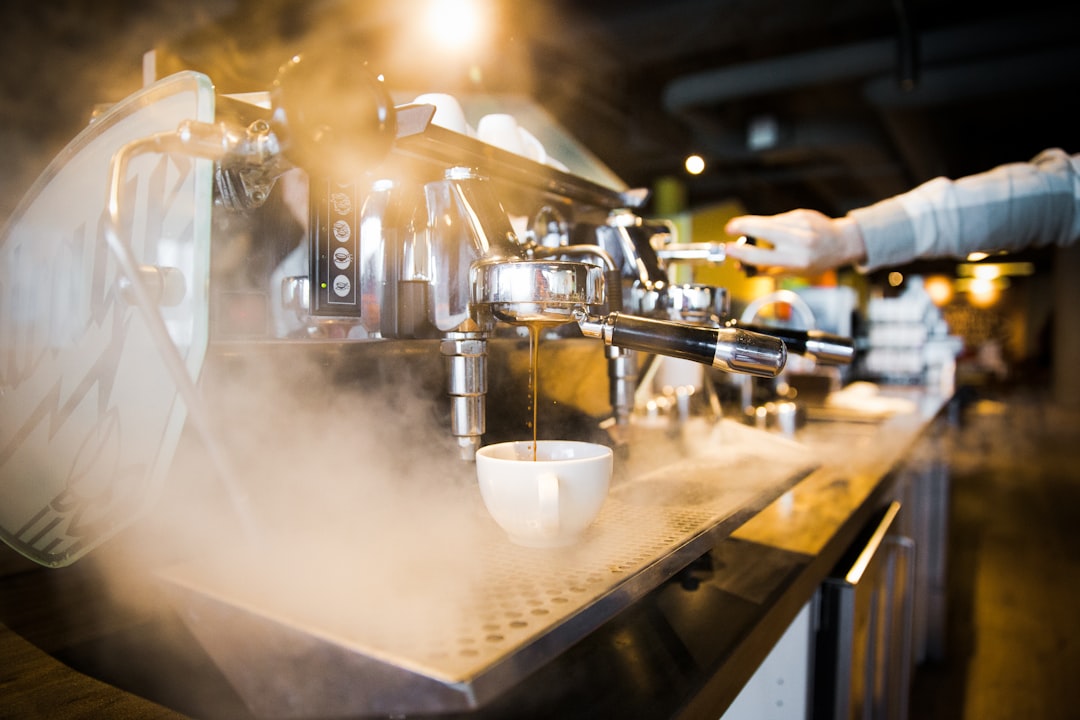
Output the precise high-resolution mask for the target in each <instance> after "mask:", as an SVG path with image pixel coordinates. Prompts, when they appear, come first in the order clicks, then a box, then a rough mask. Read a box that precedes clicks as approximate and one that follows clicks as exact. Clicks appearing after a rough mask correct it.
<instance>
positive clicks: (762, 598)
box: [0, 388, 948, 719]
mask: <svg viewBox="0 0 1080 720" xmlns="http://www.w3.org/2000/svg"><path fill="white" fill-rule="evenodd" d="M897 392H899V393H902V394H903V395H905V396H906V397H909V398H910V399H912V400H913V401H914V402H915V407H916V410H915V412H913V413H905V414H902V415H896V416H893V417H891V418H889V419H887V420H883V421H880V422H857V421H851V420H848V421H822V422H813V423H811V424H810V425H808V426H807V427H806V428H804V429H803V430H801V431H800V433H799V434H798V435H797V437H796V440H797V441H798V442H800V443H802V444H804V445H805V446H806V447H807V448H810V449H813V450H815V451H816V452H818V454H819V456H821V457H826V458H828V460H827V461H826V462H825V463H824V464H822V465H821V466H820V467H818V469H816V470H814V471H813V472H811V473H810V474H809V475H807V476H806V477H804V478H803V479H801V480H800V481H799V482H798V483H797V484H796V485H795V486H793V487H791V489H790V490H788V491H787V492H784V493H783V494H782V495H780V496H779V497H778V498H777V499H775V500H774V501H772V502H771V503H770V504H768V505H767V506H766V507H764V509H762V510H761V511H760V512H757V513H756V514H755V515H754V516H753V517H751V518H749V519H748V520H746V521H745V522H743V523H742V524H741V526H738V527H737V528H735V529H733V530H732V531H731V532H730V534H725V535H724V536H723V537H721V538H719V539H716V540H715V542H714V544H713V545H712V547H711V549H709V550H708V552H706V553H705V554H704V555H702V556H701V557H700V558H699V559H697V560H694V559H693V558H690V560H689V565H688V566H687V567H686V568H685V569H682V570H681V571H679V572H677V573H676V574H675V575H674V576H673V577H672V578H671V579H670V580H667V581H665V582H663V583H662V584H660V585H659V586H658V587H656V588H655V589H652V590H650V591H648V592H646V593H644V594H643V595H641V596H640V597H637V598H635V599H634V601H633V602H632V603H631V604H629V605H628V606H626V607H625V608H623V609H621V610H620V611H619V612H618V613H617V614H615V615H614V616H613V617H611V618H610V619H606V620H605V621H604V622H603V623H602V624H601V625H600V626H599V627H597V628H596V629H594V630H592V631H591V632H589V633H588V634H587V635H586V636H585V637H584V639H582V640H580V641H579V642H576V643H574V644H572V645H571V646H570V647H568V648H564V649H563V648H561V649H560V650H561V652H560V653H559V654H557V655H556V656H555V657H554V659H551V660H550V661H549V662H546V663H544V664H542V666H540V667H539V669H536V670H535V671H534V672H529V673H527V674H526V676H525V677H524V679H523V680H521V681H520V682H519V683H517V684H516V685H515V686H514V687H512V688H510V689H509V690H507V691H505V692H502V693H501V694H499V695H498V696H496V697H494V698H492V699H491V700H490V702H487V703H486V704H484V706H483V707H482V708H481V709H480V710H476V711H469V712H462V713H459V714H456V715H446V714H441V715H439V717H458V718H464V717H469V718H500V717H514V718H530V717H535V718H549V717H556V716H557V717H563V718H574V717H582V718H585V717H589V718H594V717H601V716H619V717H626V718H635V717H640V718H657V717H680V718H681V717H703V718H704V717H708V718H713V719H715V718H717V717H719V716H720V715H721V714H722V712H723V711H724V709H725V708H726V707H727V706H728V705H729V704H730V702H731V701H732V700H733V699H734V697H735V696H736V695H737V693H738V691H739V689H740V688H741V687H742V685H743V684H744V683H745V681H746V680H747V679H748V678H749V677H750V675H751V674H752V673H753V671H754V669H755V668H756V667H757V665H758V664H759V663H760V662H761V660H762V659H763V658H764V657H765V655H766V654H767V653H768V651H769V650H770V648H771V647H772V645H773V644H774V643H775V642H776V640H777V639H778V638H779V636H780V634H781V633H782V632H783V630H784V628H786V627H787V625H788V624H789V623H790V622H791V620H792V619H793V618H794V617H795V615H796V613H797V612H798V610H799V609H800V608H801V607H802V606H803V605H804V604H805V603H806V601H807V600H808V599H809V598H810V597H811V595H812V594H813V592H814V590H815V589H816V587H817V586H818V585H819V584H820V582H821V581H822V580H823V579H824V577H825V576H826V575H827V573H828V572H829V571H830V570H831V569H832V567H833V566H834V565H835V563H836V562H837V560H838V559H839V557H840V556H841V554H842V553H843V551H844V550H845V549H846V547H847V546H848V545H849V544H850V542H851V541H852V540H853V539H854V537H855V536H856V534H857V533H858V531H859V529H860V528H861V527H862V525H863V524H864V523H865V522H866V520H867V519H868V518H869V517H870V515H871V514H872V513H873V512H874V510H875V509H876V508H877V507H879V506H880V505H881V503H882V502H884V501H885V499H887V498H888V493H889V492H890V488H889V485H890V483H889V478H890V473H891V471H892V470H893V469H895V468H896V467H897V466H898V465H900V464H902V463H903V461H904V459H905V456H906V453H908V452H909V451H910V450H911V448H912V447H913V446H914V444H915V443H916V442H917V441H918V439H919V438H920V435H921V434H922V432H923V431H924V430H925V429H926V428H927V427H928V426H929V424H930V423H931V422H932V421H933V420H934V418H935V417H936V416H937V415H938V413H939V412H940V411H941V409H942V408H943V407H944V406H945V403H946V402H947V400H948V398H946V397H941V396H936V395H932V394H929V393H927V392H925V391H921V390H917V389H912V388H904V389H899V390H897ZM740 519H742V518H740ZM729 529H730V528H729ZM66 570H72V572H71V573H67V574H66V575H65V576H63V577H61V576H60V574H59V573H60V571H37V570H35V571H29V572H27V573H23V574H20V575H13V576H9V577H4V578H0V588H2V589H3V592H0V598H3V599H0V613H2V615H0V622H2V623H3V624H4V625H6V626H7V628H9V630H4V634H5V638H7V639H10V633H16V634H18V635H19V636H22V638H24V639H26V640H28V641H29V642H30V643H33V644H35V645H38V646H39V647H41V649H42V650H44V651H45V653H47V654H45V653H43V654H41V655H39V656H34V655H31V654H24V655H23V657H26V658H28V659H27V660H26V661H25V662H24V663H23V665H25V667H24V666H20V667H18V668H16V669H13V670H11V671H9V672H8V673H7V678H6V679H3V680H2V682H0V690H2V691H3V692H4V693H5V694H8V693H13V694H14V695H13V696H14V697H17V698H18V697H22V698H24V699H25V698H31V699H32V701H33V702H35V703H38V705H37V707H48V708H49V712H47V713H46V714H47V715H48V716H50V717H65V715H64V710H63V708H62V707H60V706H59V704H58V703H59V701H57V703H56V704H53V705H52V706H50V705H49V703H50V702H51V699H50V698H49V697H48V696H47V694H46V693H47V691H46V690H44V689H43V688H42V689H40V691H39V689H38V688H36V687H35V686H34V680H33V678H34V677H38V676H40V666H41V665H43V664H46V665H47V664H50V663H52V664H55V665H56V666H57V667H54V668H52V670H53V671H63V672H68V673H72V675H73V677H80V676H79V673H78V672H77V670H84V671H86V672H87V673H89V674H92V675H93V676H94V677H95V678H97V679H100V680H102V681H104V682H105V683H109V684H111V685H113V686H114V688H115V693H116V697H115V698H114V699H113V701H115V702H122V701H124V700H125V699H126V700H128V701H130V700H131V699H132V696H131V695H129V694H127V693H125V691H124V689H127V690H130V691H132V692H133V693H135V694H137V695H141V696H143V697H145V698H147V699H149V700H151V701H153V702H156V703H159V704H160V705H163V706H166V707H168V708H171V709H172V710H175V711H178V712H180V713H183V714H186V715H188V716H189V717H197V718H207V719H209V718H217V717H222V718H224V717H229V718H242V717H245V713H247V709H246V706H245V705H244V703H243V702H241V701H240V700H239V698H238V697H237V696H236V695H235V693H233V692H232V690H231V687H230V685H229V684H228V683H227V682H226V681H225V680H224V678H223V677H222V676H221V673H220V671H218V670H217V668H216V667H215V666H214V664H213V663H212V662H210V661H209V659H208V658H207V657H206V656H205V654H204V653H203V652H202V651H201V649H200V648H199V647H198V644H197V643H195V641H194V640H193V639H192V638H191V637H190V636H189V635H187V633H186V630H185V629H184V628H183V626H182V625H181V624H180V623H179V622H178V621H177V619H176V618H175V617H170V616H168V615H167V614H162V615H158V616H154V617H146V616H142V617H140V618H138V619H136V620H132V619H131V618H125V619H123V620H121V621H116V620H115V616H113V615H108V613H103V614H102V616H101V617H95V618H91V619H90V621H91V622H93V621H97V622H101V621H102V618H104V617H110V618H113V619H112V620H111V621H110V622H111V624H110V622H106V623H105V625H106V627H103V628H100V629H99V630H98V631H96V632H93V631H85V632H83V634H82V635H80V636H78V638H77V639H76V640H75V641H73V640H72V639H71V638H70V637H60V636H59V635H58V633H57V632H56V628H45V627H44V625H45V624H47V623H48V622H49V621H50V618H51V617H52V616H49V615H46V614H44V613H35V612H29V613H28V612H27V610H26V606H28V605H31V604H33V603H34V602H35V598H36V597H38V596H39V595H40V594H41V593H42V592H44V593H46V594H47V593H48V591H49V588H50V587H55V586H56V585H57V584H65V583H71V584H74V585H75V586H76V587H78V586H79V585H80V583H81V582H83V580H84V579H85V582H86V583H87V585H88V586H89V585H90V584H92V582H93V577H92V575H93V574H92V573H90V572H87V571H85V570H78V569H77V568H69V569H65V571H66ZM65 594H66V595H70V594H71V593H70V592H69V591H65ZM165 637H167V638H169V642H166V641H165V640H163V639H162V638H165ZM20 642H21V639H20ZM177 644H179V645H184V646H186V649H185V650H183V651H180V652H178V651H177V649H176V648H177ZM117 649H120V650H122V651H124V652H125V653H126V654H128V655H129V656H130V657H137V658H138V661H137V662H138V664H139V665H141V666H143V667H153V668H155V670H154V673H153V674H154V675H155V676H168V677H170V678H171V679H172V680H174V681H175V682H174V683H173V684H172V686H171V687H170V688H168V689H163V688H162V687H161V686H159V685H157V684H156V683H154V682H150V681H147V679H146V678H145V677H143V678H141V680H140V679H138V678H136V679H135V680H134V681H133V680H132V678H131V677H130V673H125V672H123V671H122V669H118V668H116V667H113V666H112V664H110V663H105V664H104V666H103V664H102V663H101V662H100V658H101V653H102V651H103V650H104V651H112V652H115V651H116V650H117ZM54 658H55V659H58V660H60V661H62V662H63V663H66V664H67V665H68V666H70V667H71V668H75V670H69V669H68V668H67V667H64V666H63V665H59V663H57V662H56V660H55V659H54ZM33 666H37V667H36V669H34V667H33ZM93 687H94V689H95V690H94V691H95V693H96V695H95V697H100V692H101V688H102V687H104V686H102V685H100V684H94V685H93ZM121 688H123V689H121ZM136 699H138V698H136ZM101 702H106V700H104V699H102V700H101ZM109 702H112V701H109ZM149 707H154V706H149ZM409 717H419V716H418V715H409Z"/></svg>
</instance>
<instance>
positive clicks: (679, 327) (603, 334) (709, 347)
mask: <svg viewBox="0 0 1080 720" xmlns="http://www.w3.org/2000/svg"><path fill="white" fill-rule="evenodd" d="M574 319H575V320H576V321H577V323H578V326H579V327H580V328H581V332H582V334H584V335H585V336H586V337H595V338H600V339H602V340H603V341H604V344H605V345H615V346H617V347H624V348H630V349H633V350H643V351H645V352H651V353H657V354H659V355H666V356H668V357H677V358H683V359H686V360H693V361H695V362H699V363H704V364H706V365H711V366H713V367H715V368H718V369H720V370H727V371H729V372H737V373H745V374H747V375H757V376H758V377H776V376H777V375H779V374H780V371H781V370H783V369H784V364H785V363H786V362H787V349H786V348H785V347H784V343H783V341H782V340H780V339H779V338H777V337H773V336H771V335H763V334H760V333H755V332H750V331H748V330H744V329H743V328H738V327H723V328H711V327H703V326H699V325H685V324H682V323H676V322H669V321H667V320H653V319H651V318H643V317H637V316H634V315H623V314H621V313H618V312H613V313H611V314H609V315H606V316H595V315H589V314H588V313H587V312H585V311H584V310H581V309H577V310H574Z"/></svg>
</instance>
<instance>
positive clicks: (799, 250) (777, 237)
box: [725, 210, 866, 275]
mask: <svg viewBox="0 0 1080 720" xmlns="http://www.w3.org/2000/svg"><path fill="white" fill-rule="evenodd" d="M725 229H726V231H727V232H728V234H730V235H746V236H749V237H753V238H757V239H758V240H762V241H764V242H766V243H768V244H769V245H771V247H762V246H760V245H758V246H755V245H749V244H744V243H737V242H731V243H727V246H726V251H727V257H730V258H734V259H736V260H738V261H740V262H743V263H746V264H748V265H754V266H758V267H761V268H763V269H765V270H766V271H767V272H772V273H778V272H784V271H787V272H797V273H801V274H806V275H816V274H818V273H820V272H823V271H825V270H829V269H831V268H835V267H838V266H840V265H846V264H848V263H859V262H863V261H864V260H865V259H866V247H865V245H864V244H863V238H862V233H860V232H859V226H858V225H856V224H855V221H854V220H852V219H850V218H846V217H842V218H835V219H833V218H829V217H827V216H825V215H822V214H821V213H819V212H817V211H816V210H792V211H790V212H786V213H783V214H780V215H772V216H768V217H764V216H760V215H743V216H742V217H737V218H732V219H731V220H730V221H728V224H727V227H726V228H725Z"/></svg>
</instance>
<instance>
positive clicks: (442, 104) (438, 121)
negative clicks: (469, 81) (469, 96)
mask: <svg viewBox="0 0 1080 720" xmlns="http://www.w3.org/2000/svg"><path fill="white" fill-rule="evenodd" d="M413 103H414V104H416V105H434V106H435V114H434V115H433V116H432V118H431V124H432V125H438V126H439V127H444V128H447V129H448V130H453V131H454V132H458V133H461V134H462V135H469V134H471V133H470V132H469V123H468V122H466V120H465V111H464V110H463V109H462V107H461V103H460V102H458V99H457V98H456V97H454V96H453V95H447V94H446V93H425V94H423V95H419V96H417V98H416V99H415V100H413Z"/></svg>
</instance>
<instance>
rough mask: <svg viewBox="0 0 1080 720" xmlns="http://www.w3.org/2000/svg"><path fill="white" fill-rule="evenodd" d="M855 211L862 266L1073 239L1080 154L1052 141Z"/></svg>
mask: <svg viewBox="0 0 1080 720" xmlns="http://www.w3.org/2000/svg"><path fill="white" fill-rule="evenodd" d="M849 216H850V217H851V218H853V219H854V220H855V222H856V223H857V224H858V225H859V229H860V231H861V232H862V235H863V240H864V241H865V243H866V263H865V264H864V265H863V266H862V267H861V269H862V270H864V271H870V270H876V269H877V268H880V267H884V266H890V265H901V264H904V263H906V262H910V261H912V260H915V259H917V258H932V257H958V258H962V257H964V256H965V255H967V254H968V253H971V252H975V251H985V252H994V251H998V250H1006V251H1015V250H1020V249H1022V248H1025V247H1040V246H1044V245H1051V244H1056V245H1068V244H1070V243H1074V242H1076V241H1077V239H1078V238H1080V155H1071V156H1070V155H1068V154H1066V153H1065V152H1063V151H1062V150H1058V149H1051V150H1045V151H1043V152H1042V153H1040V154H1039V155H1038V156H1037V157H1036V158H1035V159H1034V160H1032V161H1031V162H1028V163H1011V164H1008V165H1001V166H999V167H996V168H994V169H993V170H989V171H987V172H984V173H980V174H978V175H971V176H968V177H965V178H961V179H959V180H949V179H947V178H943V177H939V178H935V179H934V180H931V181H929V182H927V183H924V184H922V185H920V186H919V187H917V188H915V189H914V190H911V191H909V192H907V193H904V194H902V195H897V196H896V197H893V198H889V199H887V200H883V201H881V202H879V203H876V204H874V205H871V206H869V207H866V208H860V209H858V210H853V211H851V213H849Z"/></svg>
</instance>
